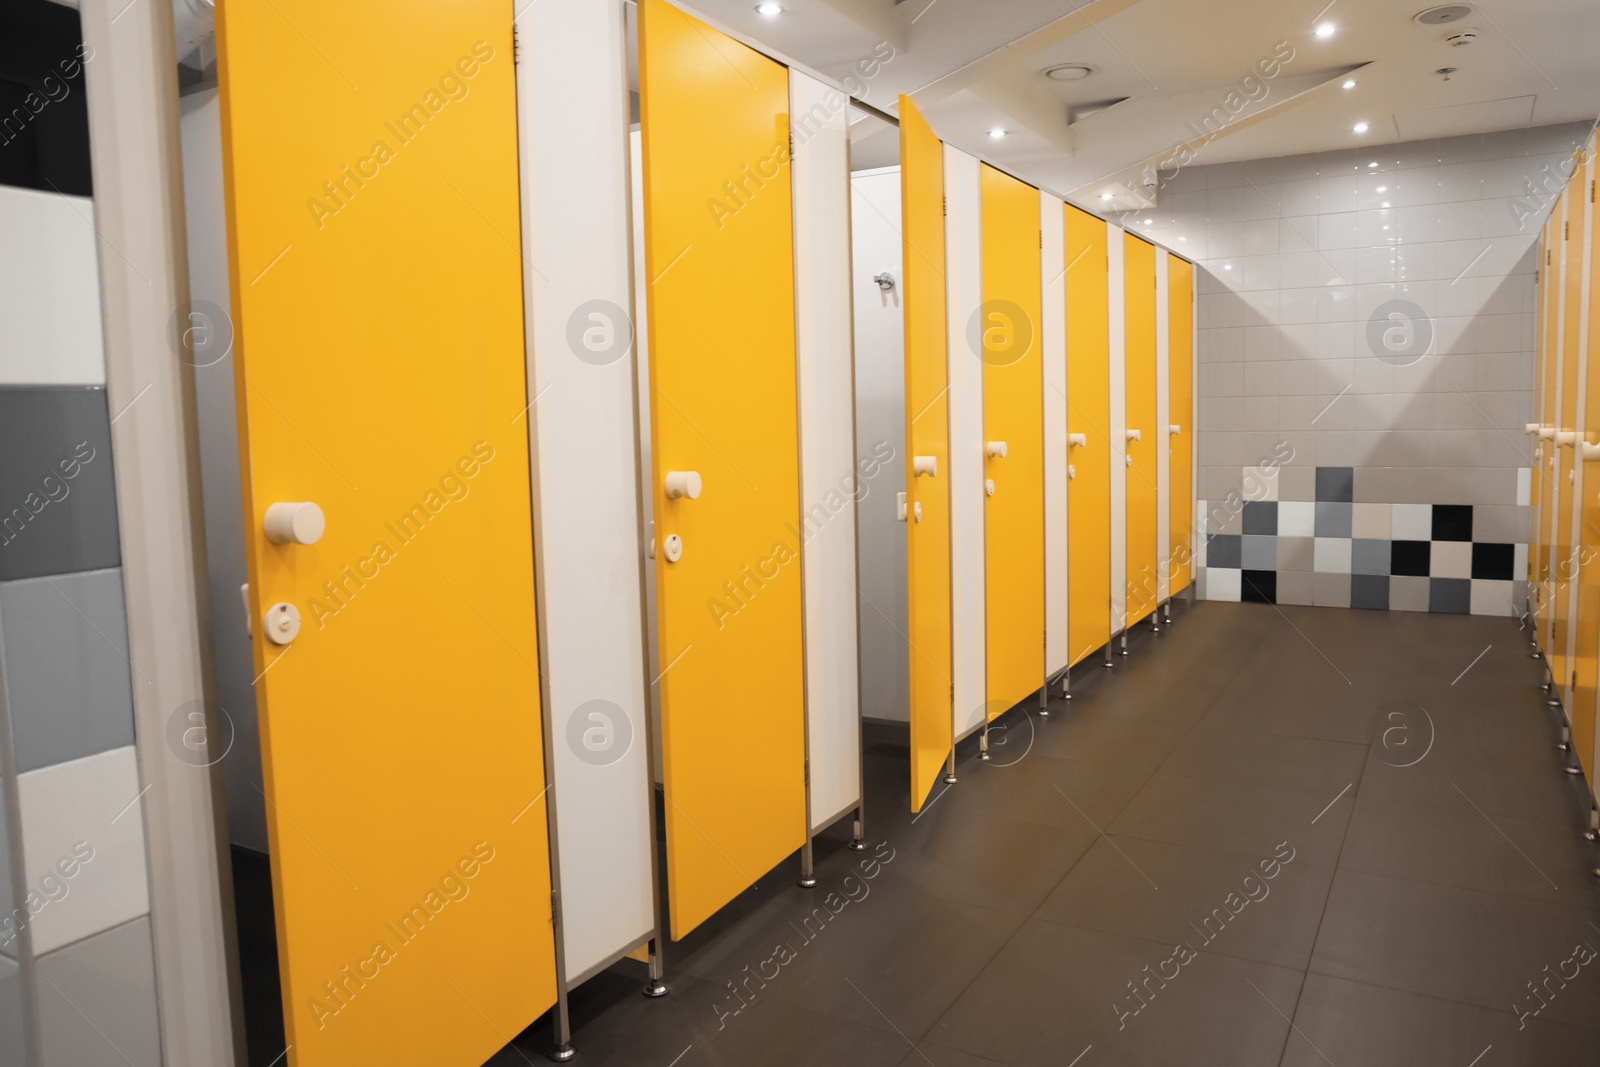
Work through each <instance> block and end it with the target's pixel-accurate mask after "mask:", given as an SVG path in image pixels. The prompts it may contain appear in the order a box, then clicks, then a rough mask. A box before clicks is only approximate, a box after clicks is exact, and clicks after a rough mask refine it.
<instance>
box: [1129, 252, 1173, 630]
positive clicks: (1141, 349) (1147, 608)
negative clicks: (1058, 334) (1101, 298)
mask: <svg viewBox="0 0 1600 1067" xmlns="http://www.w3.org/2000/svg"><path fill="white" fill-rule="evenodd" d="M1122 244H1123V249H1124V252H1125V254H1126V257H1127V258H1126V260H1125V263H1124V271H1123V279H1124V286H1123V292H1124V301H1125V304H1124V310H1125V315H1126V322H1127V335H1126V336H1127V356H1126V359H1125V360H1124V363H1123V365H1124V367H1125V368H1126V374H1127V378H1126V389H1127V393H1126V405H1127V406H1126V411H1127V426H1126V429H1127V434H1126V436H1125V441H1124V447H1125V449H1126V452H1127V457H1128V459H1129V460H1131V462H1129V463H1127V464H1126V471H1125V474H1126V480H1127V486H1128V489H1127V523H1128V526H1127V546H1128V548H1127V552H1128V555H1127V572H1126V573H1127V597H1128V599H1127V623H1126V625H1127V626H1132V625H1133V624H1135V623H1137V622H1139V621H1140V620H1141V619H1143V618H1145V617H1146V616H1147V615H1149V614H1150V612H1151V611H1153V610H1155V605H1156V596H1155V592H1156V582H1155V574H1156V566H1157V559H1156V499H1157V481H1156V457H1157V449H1158V447H1160V444H1162V443H1164V442H1161V440H1160V439H1161V438H1164V437H1165V436H1166V434H1165V433H1164V432H1163V433H1160V434H1157V433H1156V431H1157V430H1165V427H1161V426H1157V425H1156V249H1155V246H1154V245H1152V244H1150V243H1149V242H1148V241H1144V240H1141V239H1140V238H1138V237H1135V236H1133V235H1132V234H1128V233H1125V234H1123V238H1122ZM1135 434H1137V435H1138V436H1137V437H1135V436H1134V435H1135Z"/></svg>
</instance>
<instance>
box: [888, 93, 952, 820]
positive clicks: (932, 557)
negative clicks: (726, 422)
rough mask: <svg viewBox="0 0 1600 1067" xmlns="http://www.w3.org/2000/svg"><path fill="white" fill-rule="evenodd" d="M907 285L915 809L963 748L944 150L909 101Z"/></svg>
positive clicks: (905, 125)
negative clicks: (954, 605) (953, 578)
mask: <svg viewBox="0 0 1600 1067" xmlns="http://www.w3.org/2000/svg"><path fill="white" fill-rule="evenodd" d="M900 215H901V231H900V232H901V237H902V243H903V246H904V247H903V248H902V253H903V258H902V263H903V267H902V268H901V269H902V270H903V271H904V273H905V287H904V295H903V296H902V300H903V301H904V314H905V353H906V354H905V361H906V368H905V370H906V453H907V455H909V456H911V457H913V458H914V460H915V461H916V462H911V463H907V464H906V596H907V602H908V603H907V612H906V621H907V626H908V628H909V631H910V632H909V633H908V634H907V638H908V640H907V644H909V645H910V652H909V655H910V657H911V664H910V667H911V670H910V679H911V707H910V715H911V810H912V811H914V812H915V811H921V810H922V805H923V804H924V803H925V802H926V801H927V799H928V793H929V792H930V791H931V790H932V789H933V786H934V783H935V782H937V781H938V780H939V773H940V771H941V770H943V768H944V765H945V760H946V759H947V758H948V757H949V755H950V750H951V747H952V746H953V744H954V739H955V738H954V735H955V713H954V707H953V705H952V704H951V680H950V675H951V665H950V490H949V488H948V486H949V484H950V483H949V481H948V480H947V479H948V478H949V473H950V405H949V402H948V401H947V400H946V399H945V393H946V391H947V389H948V387H949V366H948V364H947V363H946V349H945V291H944V145H943V144H941V143H940V141H939V138H937V137H935V136H934V134H933V130H931V129H929V127H928V124H927V122H925V121H924V120H923V118H922V115H921V114H919V113H918V111H917V109H916V107H915V105H913V104H912V103H911V99H910V98H909V97H905V96H902V97H901V98H900Z"/></svg>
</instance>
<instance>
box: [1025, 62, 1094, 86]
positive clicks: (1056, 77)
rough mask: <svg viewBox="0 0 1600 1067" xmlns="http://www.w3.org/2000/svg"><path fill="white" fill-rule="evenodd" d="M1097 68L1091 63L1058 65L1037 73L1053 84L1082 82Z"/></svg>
mask: <svg viewBox="0 0 1600 1067" xmlns="http://www.w3.org/2000/svg"><path fill="white" fill-rule="evenodd" d="M1098 69H1099V68H1098V67H1096V66H1094V65H1093V64H1091V63H1058V64H1056V65H1055V66H1053V67H1046V68H1044V69H1043V70H1041V71H1040V72H1039V73H1040V74H1043V75H1044V76H1045V77H1046V78H1049V79H1050V80H1051V81H1054V82H1076V81H1082V80H1083V79H1085V78H1087V77H1088V76H1089V75H1091V74H1093V73H1094V72H1095V71H1096V70H1098Z"/></svg>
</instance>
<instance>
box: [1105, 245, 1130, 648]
mask: <svg viewBox="0 0 1600 1067" xmlns="http://www.w3.org/2000/svg"><path fill="white" fill-rule="evenodd" d="M1106 256H1107V258H1108V260H1109V265H1108V266H1109V278H1108V279H1107V283H1108V284H1107V292H1108V301H1109V303H1110V315H1109V325H1110V330H1109V331H1108V333H1107V336H1108V337H1109V339H1110V346H1109V349H1110V360H1111V449H1110V451H1111V455H1110V457H1109V460H1110V463H1111V633H1112V635H1113V636H1115V635H1116V634H1118V633H1120V632H1121V631H1122V630H1123V629H1125V628H1126V627H1127V625H1128V465H1127V453H1126V452H1125V451H1123V448H1124V443H1125V442H1126V441H1127V439H1128V434H1127V429H1128V374H1127V363H1126V360H1127V354H1128V321H1127V311H1126V301H1125V300H1124V283H1125V281H1126V279H1124V278H1123V259H1124V255H1123V247H1122V229H1121V228H1120V227H1119V226H1117V225H1116V224H1115V223H1111V222H1108V223H1106Z"/></svg>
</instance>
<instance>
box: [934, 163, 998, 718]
mask: <svg viewBox="0 0 1600 1067" xmlns="http://www.w3.org/2000/svg"><path fill="white" fill-rule="evenodd" d="M978 166H979V163H978V160H977V158H976V157H975V156H969V155H967V154H966V153H965V152H962V151H960V150H959V149H955V148H951V147H950V146H949V145H945V146H944V204H945V211H944V240H945V256H944V258H945V275H944V277H945V300H946V312H947V318H946V327H945V330H946V336H947V338H948V341H949V344H948V349H949V361H950V378H949V382H950V391H949V393H948V394H946V395H947V396H948V398H949V403H950V622H951V638H952V642H951V667H952V669H953V672H954V679H953V681H954V684H955V732H956V737H957V738H961V737H963V736H966V735H968V734H970V733H972V732H973V731H974V730H976V729H978V727H980V726H982V725H983V724H984V723H985V722H986V721H987V714H988V700H989V695H988V673H987V672H988V626H987V622H986V609H987V606H986V602H985V597H984V565H985V560H984V548H983V543H984V539H983V517H984V494H983V481H984V473H983V463H984V457H983V360H982V359H981V358H980V356H979V354H978V352H977V351H976V350H975V349H974V347H973V345H972V343H971V341H970V340H969V339H968V338H969V331H970V327H971V325H972V323H973V322H974V321H976V319H977V316H978V315H979V312H980V310H981V308H982V305H983V269H982V264H983V259H982V252H983V219H982V210H983V208H982V199H981V193H980V186H979V179H978Z"/></svg>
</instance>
